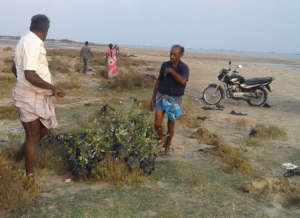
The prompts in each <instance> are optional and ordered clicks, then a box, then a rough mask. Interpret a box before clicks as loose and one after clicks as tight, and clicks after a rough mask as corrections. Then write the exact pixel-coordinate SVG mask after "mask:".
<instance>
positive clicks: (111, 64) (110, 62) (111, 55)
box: [106, 43, 119, 78]
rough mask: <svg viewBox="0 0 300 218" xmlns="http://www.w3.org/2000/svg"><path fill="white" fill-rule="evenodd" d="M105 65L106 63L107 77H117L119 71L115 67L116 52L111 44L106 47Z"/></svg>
mask: <svg viewBox="0 0 300 218" xmlns="http://www.w3.org/2000/svg"><path fill="white" fill-rule="evenodd" d="M106 63H107V77H108V78H112V77H116V76H118V75H119V69H118V66H117V50H116V49H115V48H113V44H111V43H110V44H109V45H108V49H107V51H106Z"/></svg>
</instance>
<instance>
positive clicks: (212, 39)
mask: <svg viewBox="0 0 300 218" xmlns="http://www.w3.org/2000/svg"><path fill="white" fill-rule="evenodd" d="M299 11H300V1H299V0H106V1H103V0H40V1H38V0H1V7H0V14H1V19H0V35H16V36H19V35H24V34H26V32H27V31H28V29H29V25H30V19H31V17H32V16H33V15H35V14H38V13H42V14H46V15H47V16H48V17H49V18H50V21H51V23H50V30H49V34H48V38H54V39H71V40H75V41H86V40H87V41H92V42H96V43H101V44H107V43H110V42H111V43H114V44H120V45H137V46H154V47H161V46H162V47H169V46H171V45H172V44H182V45H183V46H185V47H186V48H194V49H197V48H204V49H225V50H236V51H258V52H284V53H300V13H299Z"/></svg>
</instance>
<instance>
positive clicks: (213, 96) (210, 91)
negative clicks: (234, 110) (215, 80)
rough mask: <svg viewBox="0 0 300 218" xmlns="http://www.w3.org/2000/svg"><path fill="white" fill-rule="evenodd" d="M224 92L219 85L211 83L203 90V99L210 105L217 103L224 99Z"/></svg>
mask: <svg viewBox="0 0 300 218" xmlns="http://www.w3.org/2000/svg"><path fill="white" fill-rule="evenodd" d="M222 97H223V95H222V92H221V89H220V87H219V88H218V89H217V85H210V86H208V87H207V88H206V89H204V91H203V96H202V99H203V101H204V102H205V103H206V104H208V105H216V104H218V103H219V102H220V101H221V100H222Z"/></svg>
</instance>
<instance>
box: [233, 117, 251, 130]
mask: <svg viewBox="0 0 300 218" xmlns="http://www.w3.org/2000/svg"><path fill="white" fill-rule="evenodd" d="M233 125H234V126H235V127H236V128H237V129H239V130H242V129H246V128H247V127H248V125H249V121H248V120H246V119H244V118H239V119H236V120H235V121H234V123H233Z"/></svg>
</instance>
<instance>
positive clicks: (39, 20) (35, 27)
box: [30, 14, 50, 31]
mask: <svg viewBox="0 0 300 218" xmlns="http://www.w3.org/2000/svg"><path fill="white" fill-rule="evenodd" d="M49 26H50V20H49V18H48V17H47V16H46V15H44V14H37V15H34V16H33V17H32V18H31V24H30V31H47V30H48V29H49Z"/></svg>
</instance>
